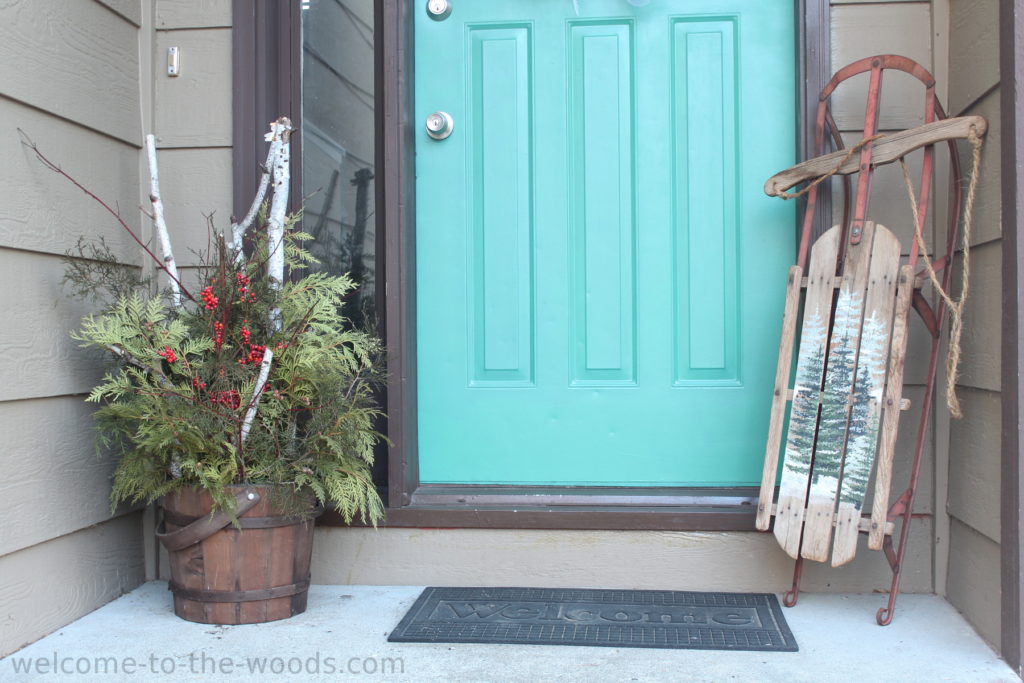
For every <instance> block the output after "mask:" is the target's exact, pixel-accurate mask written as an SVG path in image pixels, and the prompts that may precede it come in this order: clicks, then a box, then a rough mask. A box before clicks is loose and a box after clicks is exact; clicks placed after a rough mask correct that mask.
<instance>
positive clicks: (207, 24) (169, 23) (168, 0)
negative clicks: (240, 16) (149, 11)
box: [156, 0, 232, 29]
mask: <svg viewBox="0 0 1024 683" xmlns="http://www.w3.org/2000/svg"><path fill="white" fill-rule="evenodd" d="M231 1H232V0H156V27H157V28H158V29H173V28H226V27H230V26H231Z"/></svg>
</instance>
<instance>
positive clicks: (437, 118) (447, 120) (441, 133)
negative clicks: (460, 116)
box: [427, 111, 455, 140]
mask: <svg viewBox="0 0 1024 683" xmlns="http://www.w3.org/2000/svg"><path fill="white" fill-rule="evenodd" d="M454 128H455V122H454V121H453V120H452V116H451V114H449V113H448V112H446V111H435V112H434V113H433V114H431V115H430V116H428V117H427V135H429V136H430V137H432V138H434V139H435V140H444V139H445V138H446V137H448V136H449V135H451V134H452V129H454Z"/></svg>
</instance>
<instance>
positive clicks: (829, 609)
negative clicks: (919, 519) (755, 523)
mask: <svg viewBox="0 0 1024 683" xmlns="http://www.w3.org/2000/svg"><path fill="white" fill-rule="evenodd" d="M421 590H422V588H420V587H410V586H312V587H311V588H310V594H309V608H308V610H307V611H306V613H305V614H302V615H299V616H297V617H294V618H292V619H289V620H286V621H278V622H273V623H268V624H258V625H252V626H227V627H224V626H207V625H202V624H192V623H188V622H185V621H182V620H181V619H178V618H177V617H175V616H174V614H173V612H172V609H171V596H170V593H169V592H168V591H167V584H166V583H165V582H162V581H156V582H151V583H147V584H145V585H143V586H141V587H140V588H138V589H136V590H134V591H132V592H131V593H129V594H127V595H125V596H123V597H121V598H120V599H118V600H115V601H114V602H112V603H110V604H108V605H105V606H104V607H102V608H100V609H98V610H96V611H95V612H93V613H91V614H89V615H87V616H85V617H83V618H81V619H79V620H78V621H76V622H74V623H72V624H69V625H68V626H66V627H65V628H62V629H60V630H59V631H57V632H55V633H53V634H51V635H49V636H47V637H45V638H43V639H42V640H39V641H37V642H35V643H33V644H31V645H29V646H27V647H25V648H23V649H22V650H20V651H18V652H16V653H14V654H12V655H10V656H8V657H6V658H4V659H0V681H8V680H15V681H22V680H66V679H72V680H77V679H82V680H89V679H93V680H103V681H139V680H183V681H191V680H195V681H230V680H251V681H262V680H280V679H282V678H291V679H293V680H301V681H316V680H337V679H339V678H341V679H345V678H352V677H354V676H359V677H361V678H363V679H369V680H379V681H416V682H417V683H419V682H421V681H731V680H743V681H787V682H788V681H875V680H897V681H971V682H972V683H973V682H979V681H1019V680H1020V679H1019V678H1018V677H1017V676H1015V675H1014V673H1013V671H1012V670H1011V669H1010V667H1009V666H1007V665H1006V664H1005V663H1004V662H1003V661H1001V660H1000V659H999V657H998V656H997V655H996V654H995V653H994V652H993V651H992V650H991V648H989V646H988V645H987V644H985V642H984V641H982V639H981V638H980V637H979V636H978V635H977V634H976V633H975V632H974V631H973V630H972V629H971V627H970V626H969V625H968V624H967V623H966V622H965V621H964V620H963V619H962V618H961V617H960V615H959V614H958V613H957V612H956V610H955V609H953V607H951V606H950V605H949V604H948V603H946V602H945V601H944V600H942V598H939V597H937V596H932V595H903V596H900V600H899V602H898V603H897V612H896V618H895V619H894V620H893V623H892V624H891V625H890V626H888V627H885V628H882V627H879V626H877V625H875V621H874V614H875V610H876V609H877V608H878V607H880V606H881V605H882V604H883V603H884V596H882V595H824V594H805V595H803V596H801V598H800V604H799V605H797V606H796V607H794V608H792V609H787V610H785V617H786V620H787V621H788V622H789V625H790V628H791V629H792V630H793V634H794V635H795V637H796V639H797V642H798V643H799V646H800V651H799V652H796V653H787V652H778V653H772V652H769V653H763V652H733V653H730V652H717V651H700V650H656V649H639V648H606V647H567V646H536V645H526V646H522V645H458V644H436V645H435V644H391V643H388V642H387V636H388V634H389V633H390V632H391V630H392V629H393V628H394V627H395V626H396V625H397V624H398V622H399V620H400V619H401V617H402V616H403V615H404V614H405V612H406V610H407V609H408V608H409V607H410V606H411V605H412V603H413V602H414V601H415V599H416V597H417V596H418V595H419V594H420V591H421ZM99 660H105V661H104V662H101V661H99ZM41 662H48V663H47V664H43V665H42V666H43V669H45V670H46V672H47V673H40V668H39V664H40V663H41ZM54 663H56V665H57V666H58V668H59V669H63V673H61V674H58V675H56V676H55V675H54V674H53V673H52V671H53V666H54ZM260 664H262V666H263V672H262V673H260ZM28 665H31V667H32V668H31V669H30V671H26V666H28ZM114 665H116V666H117V667H119V668H118V670H117V672H116V673H115V672H114V670H113V669H112V668H107V670H106V671H103V670H101V669H100V666H106V667H112V666H114ZM250 666H253V667H255V669H254V670H251V669H250ZM129 669H130V670H129ZM289 670H290V671H289ZM72 671H75V673H74V674H72V673H71V672H72ZM86 672H88V673H86ZM278 672H280V674H279V675H275V674H277V673H278Z"/></svg>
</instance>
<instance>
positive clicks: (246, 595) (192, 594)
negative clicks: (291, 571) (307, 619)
mask: <svg viewBox="0 0 1024 683" xmlns="http://www.w3.org/2000/svg"><path fill="white" fill-rule="evenodd" d="M309 580H310V577H309V576H308V575H307V576H306V578H305V579H303V580H302V581H299V582H297V583H290V584H288V585H286V586H274V587H273V588H255V589H252V590H245V591H215V590H199V589H193V588H185V587H184V586H179V585H178V584H176V583H174V582H173V581H171V582H169V583H168V584H167V588H168V590H170V591H171V592H172V593H174V596H175V597H177V598H181V599H183V600H195V601H197V602H253V601H257V600H273V599H274V598H287V597H290V596H292V595H297V594H299V593H305V592H306V591H307V590H309Z"/></svg>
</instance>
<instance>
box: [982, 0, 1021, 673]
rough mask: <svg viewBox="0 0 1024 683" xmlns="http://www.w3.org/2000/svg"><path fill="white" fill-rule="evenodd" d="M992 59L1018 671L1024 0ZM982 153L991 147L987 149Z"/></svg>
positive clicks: (1006, 630)
mask: <svg viewBox="0 0 1024 683" xmlns="http://www.w3.org/2000/svg"><path fill="white" fill-rule="evenodd" d="M999 31H1000V36H999V43H1000V47H999V52H1000V56H999V61H1000V83H1001V94H1000V97H1001V111H1000V119H1001V122H1000V132H1001V135H1002V162H1001V163H1002V168H1001V171H1002V223H1003V245H1002V249H1003V267H1002V270H1003V273H1002V275H1003V293H1004V294H1003V332H1002V368H1003V369H1002V375H1003V379H1002V381H1003V386H1002V397H1003V415H1002V473H1003V476H1002V484H1001V491H1000V494H1001V499H1000V505H1001V532H1000V533H1001V552H1002V568H1001V577H1002V606H1003V608H1002V610H1003V611H1002V643H1001V650H1002V655H1003V658H1004V659H1005V660H1006V661H1007V663H1008V664H1009V665H1010V666H1011V667H1013V669H1014V670H1015V671H1016V672H1017V674H1018V675H1020V674H1021V664H1022V662H1024V633H1022V630H1021V608H1022V606H1024V603H1022V599H1024V590H1022V587H1021V583H1022V576H1021V568H1022V566H1024V565H1022V562H1021V551H1022V548H1021V531H1022V529H1024V515H1022V506H1021V504H1022V502H1024V490H1022V488H1021V459H1022V455H1024V454H1022V450H1021V447H1022V446H1024V440H1022V438H1021V426H1022V424H1024V419H1022V418H1024V414H1022V412H1021V411H1022V408H1024V401H1022V394H1021V390H1022V385H1021V381H1020V379H1021V373H1022V372H1024V345H1022V344H1021V335H1022V334H1024V329H1022V327H1021V323H1022V320H1024V317H1022V312H1024V296H1022V293H1021V289H1020V287H1021V282H1020V273H1021V269H1022V268H1024V243H1022V241H1021V234H1022V231H1024V206H1022V202H1024V170H1022V169H1021V163H1022V161H1024V117H1021V116H1020V115H1019V114H1018V112H1020V111H1021V108H1022V107H1024V91H1022V89H1024V0H1002V2H1001V4H1000V17H999ZM989 153H992V152H991V151H990V152H989Z"/></svg>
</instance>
